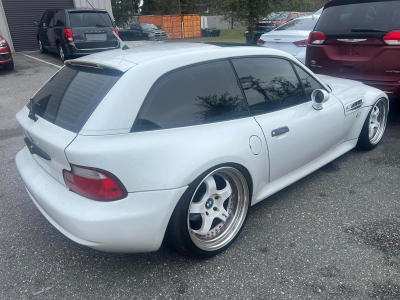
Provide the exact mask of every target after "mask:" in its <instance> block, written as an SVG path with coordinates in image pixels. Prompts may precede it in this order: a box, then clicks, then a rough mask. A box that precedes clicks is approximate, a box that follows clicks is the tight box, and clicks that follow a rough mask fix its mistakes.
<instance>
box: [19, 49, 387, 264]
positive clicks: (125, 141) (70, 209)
mask: <svg viewBox="0 0 400 300" xmlns="http://www.w3.org/2000/svg"><path fill="white" fill-rule="evenodd" d="M388 110H389V102H388V98H387V96H386V94H385V93H384V92H382V91H380V90H377V89H375V88H372V87H369V86H366V85H364V84H362V83H360V82H357V81H352V80H345V79H339V78H333V77H328V76H316V75H315V74H314V73H312V72H311V71H310V70H309V69H307V68H306V67H305V66H303V65H302V64H301V63H300V62H299V61H298V60H297V59H295V58H294V57H293V56H291V55H290V54H288V53H285V52H283V51H279V50H274V49H268V48H265V47H256V46H252V47H249V46H247V47H246V46H242V47H222V46H216V45H209V44H195V43H193V44H192V43H187V44H185V43H181V44H179V43H171V44H156V45H146V46H138V47H134V48H132V49H128V50H122V49H118V50H112V51H107V52H102V53H98V54H94V55H90V56H86V57H82V58H79V59H76V60H72V61H67V62H66V64H65V66H64V67H63V68H62V69H60V71H58V72H57V73H56V74H55V75H54V76H52V77H51V78H50V79H49V80H48V81H47V82H46V83H45V84H44V85H43V87H42V88H41V89H40V90H39V91H38V92H37V93H36V94H35V95H34V96H33V97H32V99H31V100H30V101H29V102H28V104H27V105H26V106H25V107H24V108H23V109H22V110H21V111H20V112H18V114H17V116H16V117H17V120H18V123H19V124H20V126H21V127H22V129H23V132H24V135H25V143H26V147H25V148H23V149H22V150H21V151H20V152H19V153H18V154H17V156H16V164H17V167H18V170H19V172H20V174H21V177H22V180H23V182H24V184H25V186H26V190H27V192H28V194H29V196H30V197H31V198H32V201H33V202H34V204H35V205H36V206H37V208H38V209H39V210H40V212H41V213H42V214H43V215H44V216H45V217H46V218H47V220H48V221H49V222H50V223H51V224H52V225H53V226H54V227H56V228H57V229H58V230H59V231H60V232H61V233H63V234H64V235H65V236H67V237H68V238H70V239H71V240H73V241H75V242H77V243H79V244H82V245H86V246H88V247H91V248H94V249H98V250H102V251H108V252H118V253H136V252H146V251H155V250H157V249H159V247H160V245H161V243H162V241H163V239H164V238H165V240H166V242H168V243H169V244H170V245H171V246H172V247H173V248H175V249H176V250H178V251H180V252H182V253H184V254H188V255H191V256H195V257H202V258H207V257H211V256H213V255H216V254H218V253H220V252H222V251H224V250H225V249H226V248H228V247H229V246H230V245H231V244H232V243H233V241H234V240H235V238H236V237H237V236H238V235H239V233H240V231H241V229H242V228H243V226H244V224H245V221H246V217H247V215H248V210H249V207H250V206H252V205H254V204H256V203H258V202H260V201H261V200H263V199H265V198H267V197H269V196H270V195H272V194H274V193H276V192H277V191H279V190H281V189H283V188H285V187H286V186H288V185H290V184H291V183H293V182H295V181H297V180H299V179H300V178H302V177H304V176H306V175H308V174H310V173H311V172H313V171H315V170H317V169H318V168H320V167H322V166H324V165H325V164H327V163H329V162H330V161H332V160H334V159H335V158H337V157H339V156H340V155H342V154H344V153H346V152H347V151H349V150H351V149H353V148H355V147H359V148H361V149H366V150H368V149H372V148H374V147H375V146H376V145H377V144H378V143H379V142H380V141H381V138H382V136H383V134H384V131H385V127H386V121H387V115H388ZM360 155H362V154H360Z"/></svg>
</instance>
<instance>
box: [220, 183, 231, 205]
mask: <svg viewBox="0 0 400 300" xmlns="http://www.w3.org/2000/svg"><path fill="white" fill-rule="evenodd" d="M225 183H226V187H225V188H224V189H222V190H219V191H217V194H218V196H220V197H221V199H222V201H225V200H226V199H228V198H229V196H230V195H232V188H231V185H230V184H229V182H228V181H227V180H225Z"/></svg>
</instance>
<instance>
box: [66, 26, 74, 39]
mask: <svg viewBox="0 0 400 300" xmlns="http://www.w3.org/2000/svg"><path fill="white" fill-rule="evenodd" d="M64 30H65V38H66V39H67V40H68V41H70V42H73V41H74V36H73V35H72V29H67V28H66V29H64Z"/></svg>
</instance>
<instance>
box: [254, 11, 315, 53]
mask: <svg viewBox="0 0 400 300" xmlns="http://www.w3.org/2000/svg"><path fill="white" fill-rule="evenodd" d="M316 23H317V18H316V17H314V18H304V19H296V20H293V21H291V22H289V23H286V24H284V25H282V26H280V27H278V28H277V29H275V30H274V31H271V32H269V33H266V34H264V35H263V36H262V37H261V39H262V40H263V41H265V44H264V46H266V47H270V48H274V49H279V50H283V51H286V52H288V53H290V54H292V55H297V54H298V53H299V52H300V51H301V50H302V49H303V48H304V47H307V39H308V35H309V34H310V32H311V31H312V30H313V29H314V26H315V24H316Z"/></svg>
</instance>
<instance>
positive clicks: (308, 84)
mask: <svg viewBox="0 0 400 300" xmlns="http://www.w3.org/2000/svg"><path fill="white" fill-rule="evenodd" d="M293 65H294V68H295V69H296V72H297V74H298V75H299V78H300V80H301V83H302V84H303V87H304V90H305V91H306V96H307V99H308V100H311V94H312V92H313V91H314V90H316V89H323V90H325V88H324V87H323V86H322V85H321V84H320V83H319V82H318V81H316V80H315V79H314V78H313V77H311V75H310V74H308V73H307V72H306V71H304V70H303V69H302V68H300V67H299V66H297V65H296V64H293Z"/></svg>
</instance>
